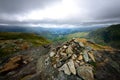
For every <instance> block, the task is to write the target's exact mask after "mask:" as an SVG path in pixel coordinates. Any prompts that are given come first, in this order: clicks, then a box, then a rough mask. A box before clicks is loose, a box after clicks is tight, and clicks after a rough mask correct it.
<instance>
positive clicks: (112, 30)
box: [89, 24, 120, 48]
mask: <svg viewBox="0 0 120 80" xmlns="http://www.w3.org/2000/svg"><path fill="white" fill-rule="evenodd" d="M89 38H90V39H92V40H93V41H95V42H96V43H99V44H102V45H110V46H112V47H115V48H120V24H118V25H112V26H109V27H106V28H101V29H98V30H96V31H92V32H90V34H89Z"/></svg>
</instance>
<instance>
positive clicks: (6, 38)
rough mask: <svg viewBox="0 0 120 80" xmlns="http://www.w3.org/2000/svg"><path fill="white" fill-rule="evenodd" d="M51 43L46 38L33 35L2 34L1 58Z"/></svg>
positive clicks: (0, 41) (0, 38)
mask: <svg viewBox="0 0 120 80" xmlns="http://www.w3.org/2000/svg"><path fill="white" fill-rule="evenodd" d="M49 43H50V41H48V40H47V39H45V38H44V37H41V36H38V35H36V34H33V33H20V32H0V57H5V56H7V55H9V54H14V53H16V52H19V51H22V50H26V49H28V48H30V47H36V46H41V45H46V44H49Z"/></svg>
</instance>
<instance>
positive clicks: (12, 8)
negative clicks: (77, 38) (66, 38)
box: [0, 0, 120, 26]
mask: <svg viewBox="0 0 120 80" xmlns="http://www.w3.org/2000/svg"><path fill="white" fill-rule="evenodd" d="M62 1H66V3H65V5H66V4H67V3H68V4H69V3H70V1H73V2H75V4H76V6H77V12H76V14H75V15H68V17H67V18H66V17H65V18H64V19H62V20H61V19H52V18H48V19H46V18H45V19H42V20H38V19H37V20H29V19H28V20H25V21H24V20H22V21H20V20H17V17H18V16H20V17H21V16H22V14H26V13H29V12H30V11H32V10H37V9H39V10H44V8H46V7H48V8H49V7H50V6H51V5H50V4H53V3H56V2H58V3H59V2H62ZM119 3H120V0H0V24H10V25H13V24H16V25H22V24H53V25H64V24H68V25H74V26H81V25H99V24H113V23H120V4H119ZM67 8H68V10H69V7H67ZM73 8H74V6H73ZM75 9H76V7H75ZM54 12H55V11H54ZM54 12H53V13H54ZM16 16H17V17H16Z"/></svg>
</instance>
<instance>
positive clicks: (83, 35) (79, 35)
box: [53, 32, 89, 42]
mask: <svg viewBox="0 0 120 80" xmlns="http://www.w3.org/2000/svg"><path fill="white" fill-rule="evenodd" d="M88 34H89V32H77V33H72V34H68V35H64V36H62V35H59V36H58V37H57V38H55V39H54V40H53V41H54V42H57V41H59V42H64V41H66V40H70V39H72V38H87V36H88Z"/></svg>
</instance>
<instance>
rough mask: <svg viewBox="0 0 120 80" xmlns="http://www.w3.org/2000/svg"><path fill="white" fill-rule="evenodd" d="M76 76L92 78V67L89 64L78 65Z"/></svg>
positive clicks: (88, 79)
mask: <svg viewBox="0 0 120 80" xmlns="http://www.w3.org/2000/svg"><path fill="white" fill-rule="evenodd" d="M77 74H78V76H80V77H82V78H83V79H84V80H94V75H93V68H92V67H91V66H86V65H84V66H80V67H78V68H77Z"/></svg>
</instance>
